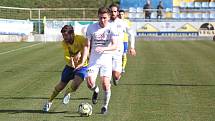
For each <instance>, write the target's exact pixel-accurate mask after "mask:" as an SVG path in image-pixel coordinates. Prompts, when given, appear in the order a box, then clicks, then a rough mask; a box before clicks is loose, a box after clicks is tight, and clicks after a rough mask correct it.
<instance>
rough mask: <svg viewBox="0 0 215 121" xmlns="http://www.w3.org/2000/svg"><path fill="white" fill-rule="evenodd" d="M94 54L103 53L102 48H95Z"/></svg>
mask: <svg viewBox="0 0 215 121" xmlns="http://www.w3.org/2000/svg"><path fill="white" fill-rule="evenodd" d="M95 50H96V52H98V53H100V54H101V53H103V52H104V48H103V47H96V49H95Z"/></svg>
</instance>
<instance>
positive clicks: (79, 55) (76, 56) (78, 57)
mask: <svg viewBox="0 0 215 121" xmlns="http://www.w3.org/2000/svg"><path fill="white" fill-rule="evenodd" d="M80 59H81V53H80V52H79V53H78V54H76V55H75V56H74V57H73V61H74V62H75V63H78V61H79V60H80Z"/></svg>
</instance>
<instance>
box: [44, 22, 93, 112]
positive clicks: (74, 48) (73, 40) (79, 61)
mask: <svg viewBox="0 0 215 121" xmlns="http://www.w3.org/2000/svg"><path fill="white" fill-rule="evenodd" d="M61 33H62V36H63V39H64V40H63V41H62V45H63V49H64V58H65V60H66V63H67V64H66V66H65V67H64V70H63V72H62V75H61V80H60V82H59V83H58V84H57V85H56V86H55V88H54V91H53V93H52V94H51V96H50V98H49V99H48V101H47V102H46V103H45V105H44V107H43V111H44V112H48V111H49V110H50V107H51V105H52V102H53V100H54V98H55V97H56V96H57V95H58V94H59V92H61V91H62V90H63V89H64V88H65V87H66V85H67V84H68V82H69V81H70V80H73V81H72V82H71V86H69V88H68V89H67V90H66V93H65V95H64V99H63V103H64V104H68V103H69V99H70V93H71V92H75V91H76V90H77V89H78V87H79V86H80V84H81V83H82V82H83V80H84V79H85V76H86V73H87V65H88V59H87V58H88V53H89V46H88V43H87V40H86V38H85V37H84V36H80V35H75V34H74V29H73V27H72V26H69V25H65V26H64V27H63V28H62V29H61Z"/></svg>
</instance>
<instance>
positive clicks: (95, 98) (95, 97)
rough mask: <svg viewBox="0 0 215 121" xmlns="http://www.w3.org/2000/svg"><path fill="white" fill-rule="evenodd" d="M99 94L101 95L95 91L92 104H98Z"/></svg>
mask: <svg viewBox="0 0 215 121" xmlns="http://www.w3.org/2000/svg"><path fill="white" fill-rule="evenodd" d="M98 94H99V93H97V92H95V91H94V93H93V96H92V102H93V104H96V103H97V100H98Z"/></svg>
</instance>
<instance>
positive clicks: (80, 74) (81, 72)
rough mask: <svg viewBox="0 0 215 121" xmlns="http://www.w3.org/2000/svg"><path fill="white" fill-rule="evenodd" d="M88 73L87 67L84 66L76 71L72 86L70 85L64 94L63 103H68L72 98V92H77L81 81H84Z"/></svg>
mask: <svg viewBox="0 0 215 121" xmlns="http://www.w3.org/2000/svg"><path fill="white" fill-rule="evenodd" d="M86 74H87V67H82V68H81V69H78V70H76V71H75V77H74V79H73V81H72V82H71V86H69V87H68V88H67V90H66V92H65V94H64V98H63V104H68V103H69V100H70V95H71V94H70V93H72V92H75V91H76V90H77V89H78V88H79V86H80V85H81V83H82V82H83V81H84V79H85V77H86Z"/></svg>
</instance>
